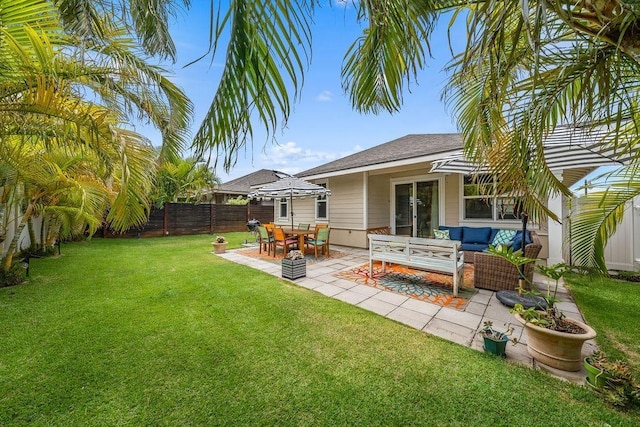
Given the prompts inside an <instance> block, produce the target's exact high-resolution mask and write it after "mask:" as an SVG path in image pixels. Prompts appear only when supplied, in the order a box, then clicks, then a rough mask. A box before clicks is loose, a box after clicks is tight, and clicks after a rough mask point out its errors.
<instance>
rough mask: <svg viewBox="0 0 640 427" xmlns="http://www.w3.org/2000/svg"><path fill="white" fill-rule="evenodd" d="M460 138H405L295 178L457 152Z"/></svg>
mask: <svg viewBox="0 0 640 427" xmlns="http://www.w3.org/2000/svg"><path fill="white" fill-rule="evenodd" d="M461 148H462V136H461V135H460V134H457V133H442V134H414V135H406V136H403V137H401V138H398V139H394V140H393V141H389V142H386V143H384V144H381V145H377V146H375V147H372V148H369V149H367V150H364V151H360V152H358V153H355V154H352V155H350V156H346V157H343V158H341V159H338V160H334V161H333V162H329V163H325V164H324V165H320V166H317V167H315V168H311V169H308V170H306V171H304V172H301V173H298V174H296V176H301V177H304V176H312V175H318V174H323V173H330V172H338V171H344V170H349V169H354V168H360V167H366V166H373V165H378V164H383V163H389V162H394V161H398V160H407V159H412V158H418V157H424V156H429V155H433V154H438V153H446V152H450V151H455V150H460V149H461Z"/></svg>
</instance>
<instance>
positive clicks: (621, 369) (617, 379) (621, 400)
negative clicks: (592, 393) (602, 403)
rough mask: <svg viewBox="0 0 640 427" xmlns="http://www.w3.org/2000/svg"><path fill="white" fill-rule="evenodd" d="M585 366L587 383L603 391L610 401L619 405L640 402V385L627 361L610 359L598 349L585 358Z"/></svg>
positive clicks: (625, 405) (606, 398)
mask: <svg viewBox="0 0 640 427" xmlns="http://www.w3.org/2000/svg"><path fill="white" fill-rule="evenodd" d="M584 367H585V369H586V371H587V384H589V385H590V386H592V387H593V388H594V389H595V390H597V391H599V392H600V393H602V394H603V396H604V398H605V400H606V401H608V402H609V403H611V404H613V405H615V406H619V407H628V406H631V405H638V404H640V385H638V384H637V383H636V382H635V380H634V378H633V374H632V373H631V370H630V369H629V366H628V365H627V364H626V363H625V362H623V361H621V360H614V361H611V360H608V359H607V357H606V356H605V354H604V353H603V352H602V351H596V352H594V353H593V354H592V355H591V356H587V357H585V358H584Z"/></svg>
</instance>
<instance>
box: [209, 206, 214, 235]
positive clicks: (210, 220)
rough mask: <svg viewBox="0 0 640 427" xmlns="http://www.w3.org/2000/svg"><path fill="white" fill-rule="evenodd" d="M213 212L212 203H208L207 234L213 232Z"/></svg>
mask: <svg viewBox="0 0 640 427" xmlns="http://www.w3.org/2000/svg"><path fill="white" fill-rule="evenodd" d="M213 214H214V204H213V203H210V204H209V234H213Z"/></svg>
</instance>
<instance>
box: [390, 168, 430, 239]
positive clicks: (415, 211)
mask: <svg viewBox="0 0 640 427" xmlns="http://www.w3.org/2000/svg"><path fill="white" fill-rule="evenodd" d="M394 193H395V203H394V211H393V214H394V217H395V219H394V221H395V222H394V226H395V227H394V228H395V230H394V231H395V234H397V235H402V236H417V237H429V236H431V235H432V234H433V231H432V230H433V228H436V227H438V225H439V223H440V220H439V210H440V206H439V203H438V202H439V194H438V181H436V180H434V181H414V182H408V183H401V184H395V186H394Z"/></svg>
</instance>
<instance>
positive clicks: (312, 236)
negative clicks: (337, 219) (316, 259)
mask: <svg viewBox="0 0 640 427" xmlns="http://www.w3.org/2000/svg"><path fill="white" fill-rule="evenodd" d="M326 227H328V225H327V224H316V225H314V227H313V234H310V235H309V236H304V246H305V248H308V247H309V246H310V245H309V240H312V239H315V238H316V236H317V235H318V230H320V229H321V228H326Z"/></svg>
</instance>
